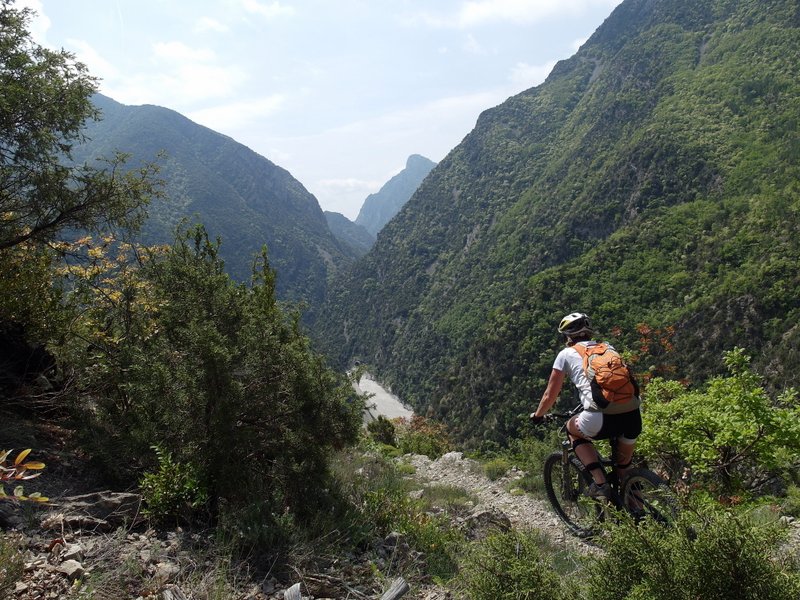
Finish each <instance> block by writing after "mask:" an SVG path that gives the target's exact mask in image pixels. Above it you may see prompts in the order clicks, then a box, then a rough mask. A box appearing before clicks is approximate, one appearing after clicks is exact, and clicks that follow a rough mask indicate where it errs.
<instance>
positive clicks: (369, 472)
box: [334, 453, 464, 579]
mask: <svg viewBox="0 0 800 600" xmlns="http://www.w3.org/2000/svg"><path fill="white" fill-rule="evenodd" d="M334 464H335V468H334V475H335V479H336V481H337V482H338V485H339V487H340V489H341V491H342V492H343V494H344V495H345V496H346V497H347V499H348V501H349V504H350V506H352V507H355V509H356V510H357V511H358V514H359V517H360V519H359V522H356V519H355V518H354V515H352V514H350V515H349V516H348V518H349V519H350V520H349V522H348V523H347V524H345V525H344V527H346V528H348V530H349V531H351V532H353V534H355V533H359V532H360V534H361V535H362V538H363V539H368V538H369V536H370V535H371V536H373V537H375V536H378V537H383V536H386V535H388V534H389V533H390V532H393V531H396V532H398V533H400V534H402V535H403V536H405V539H406V541H407V542H408V544H409V546H410V547H411V548H412V549H414V550H416V551H418V552H421V553H423V555H424V560H425V563H426V566H427V574H428V575H430V576H434V577H438V578H441V579H449V578H451V577H452V576H453V575H454V574H455V572H456V568H457V563H456V556H457V554H458V552H459V549H460V548H461V547H462V546H463V545H464V538H463V535H461V533H460V532H458V531H456V530H454V529H453V528H452V527H451V526H450V523H449V520H448V519H447V518H446V517H443V516H432V515H429V514H425V513H424V510H425V507H426V506H429V505H430V504H432V503H434V502H436V501H437V500H441V499H442V498H443V497H444V496H446V497H447V498H449V499H450V500H452V501H453V502H456V500H455V497H454V496H455V494H454V493H453V492H452V491H451V490H450V491H448V490H434V491H433V492H431V494H433V496H434V497H435V499H433V498H432V497H431V496H430V495H428V496H427V497H426V494H425V493H423V498H421V499H412V498H411V496H410V495H409V492H410V491H412V488H413V484H411V483H410V482H409V481H407V480H406V479H405V478H404V477H403V474H402V473H401V471H400V470H399V469H398V468H397V465H395V463H394V462H392V461H389V460H386V459H384V458H383V457H380V456H363V455H356V454H354V453H344V454H343V453H340V456H339V457H338V459H337V460H336V461H335V463H334ZM440 494H441V495H440ZM459 497H461V494H459ZM359 523H360V528H359V526H358V525H359Z"/></svg>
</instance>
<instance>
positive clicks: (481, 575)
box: [459, 532, 575, 600]
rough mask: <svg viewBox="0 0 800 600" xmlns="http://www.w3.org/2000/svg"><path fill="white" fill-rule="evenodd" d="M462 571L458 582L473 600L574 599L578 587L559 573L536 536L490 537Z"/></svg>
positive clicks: (464, 562)
mask: <svg viewBox="0 0 800 600" xmlns="http://www.w3.org/2000/svg"><path fill="white" fill-rule="evenodd" d="M460 568H461V572H460V575H459V579H460V580H461V582H462V585H463V587H464V589H465V590H466V592H467V593H468V595H469V597H470V598H473V599H474V600H495V599H508V600H511V599H518V598H530V599H534V598H536V599H537V600H562V599H564V600H566V599H567V598H574V597H575V591H574V587H575V586H570V582H569V579H567V578H563V577H562V576H561V574H559V572H558V571H557V570H556V568H555V566H554V563H553V561H552V554H551V551H550V549H549V548H548V547H547V543H546V542H545V540H544V539H543V538H542V537H541V535H540V534H537V533H535V532H528V533H524V532H509V533H501V534H494V535H491V536H489V537H488V538H486V539H485V540H483V541H481V542H479V543H478V544H476V545H475V546H474V547H472V548H470V550H469V551H468V553H467V554H466V556H465V557H464V559H463V560H462V562H461V564H460ZM571 588H572V591H570V590H571Z"/></svg>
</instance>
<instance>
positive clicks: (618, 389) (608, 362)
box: [572, 342, 639, 409]
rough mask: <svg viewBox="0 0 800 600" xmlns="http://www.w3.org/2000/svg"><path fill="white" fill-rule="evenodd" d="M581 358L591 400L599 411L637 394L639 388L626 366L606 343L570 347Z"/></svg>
mask: <svg viewBox="0 0 800 600" xmlns="http://www.w3.org/2000/svg"><path fill="white" fill-rule="evenodd" d="M572 347H573V348H575V350H577V352H578V354H580V355H581V357H583V372H584V374H585V375H586V378H587V379H588V380H589V383H591V385H592V399H593V400H594V402H595V404H597V407H598V408H600V409H603V408H606V407H607V406H608V405H609V404H616V403H621V402H628V401H629V400H632V399H633V397H634V396H638V395H639V386H638V384H637V383H636V380H635V379H634V378H633V374H632V373H631V370H630V368H629V367H628V365H626V364H625V361H623V360H622V357H621V356H620V355H619V353H618V352H617V351H616V350H614V349H613V348H612V347H611V346H610V345H609V344H608V343H607V342H590V343H589V344H586V345H584V344H581V343H578V344H575V345H574V346H572Z"/></svg>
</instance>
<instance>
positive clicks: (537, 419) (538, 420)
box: [530, 413, 544, 425]
mask: <svg viewBox="0 0 800 600" xmlns="http://www.w3.org/2000/svg"><path fill="white" fill-rule="evenodd" d="M530 419H531V423H533V424H534V425H541V424H542V423H544V417H537V416H536V413H531V416H530Z"/></svg>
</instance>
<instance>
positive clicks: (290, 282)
mask: <svg viewBox="0 0 800 600" xmlns="http://www.w3.org/2000/svg"><path fill="white" fill-rule="evenodd" d="M94 103H95V105H96V106H97V107H98V108H100V110H101V111H102V119H101V120H100V121H97V122H91V123H90V124H89V125H88V127H87V129H86V133H87V136H88V138H89V140H88V141H87V142H86V143H85V144H84V145H82V146H80V147H78V148H76V149H75V152H74V156H75V158H76V159H78V160H80V161H92V160H93V159H94V158H96V157H98V156H104V157H107V156H111V155H113V153H114V152H115V151H122V152H125V153H128V154H130V155H131V160H132V161H133V162H132V164H136V163H137V162H138V161H146V160H150V161H153V160H156V156H157V155H158V154H159V153H160V152H163V153H164V156H163V158H162V159H159V160H158V161H156V162H158V163H159V164H160V165H161V172H160V174H159V176H160V178H161V179H163V180H164V181H165V183H166V190H165V191H166V199H165V200H164V201H159V202H154V203H153V204H152V205H151V206H150V208H149V213H150V218H149V219H148V221H147V223H146V224H145V226H144V229H143V237H144V240H145V241H146V242H148V243H169V242H171V241H172V239H173V230H174V228H175V226H176V225H178V223H179V222H180V221H181V220H182V219H188V220H189V223H194V222H197V221H200V222H202V223H203V224H204V225H205V227H206V229H207V230H208V232H209V234H210V235H211V236H212V238H214V237H217V236H219V237H220V238H221V239H222V246H221V252H220V254H221V255H222V257H223V258H224V260H225V267H226V270H227V271H228V272H229V273H230V274H231V275H232V276H233V277H234V278H236V279H238V280H240V281H248V280H249V278H250V275H251V265H252V261H253V256H254V254H257V253H259V252H260V250H261V247H262V246H263V245H264V244H266V245H267V248H268V252H269V258H270V263H271V264H272V266H273V267H274V268H275V269H277V272H278V293H279V295H280V297H282V298H284V299H292V300H300V299H303V300H307V301H309V302H310V303H311V304H312V305H314V304H317V303H319V302H320V301H321V300H322V297H323V295H324V292H325V287H326V280H327V276H328V274H329V271H330V270H331V269H335V268H336V267H337V266H338V265H341V264H343V263H346V262H348V261H350V260H352V253H351V252H349V251H348V250H346V249H344V248H343V247H342V246H341V245H340V244H339V242H337V241H336V240H335V238H334V237H333V235H332V234H331V232H330V230H329V229H328V225H327V222H326V220H325V216H324V214H323V212H322V209H321V208H320V207H319V204H318V203H317V200H316V198H315V197H314V196H313V195H312V194H311V193H310V192H308V191H307V190H306V189H305V188H304V187H303V185H302V184H301V183H300V182H299V181H297V180H296V179H295V178H294V177H292V175H291V174H290V173H289V172H288V171H286V170H285V169H282V168H281V167H278V166H277V165H275V164H273V163H272V162H270V161H269V160H267V159H266V158H264V157H262V156H260V155H258V154H256V153H255V152H253V151H252V150H250V149H249V148H247V147H246V146H244V145H242V144H240V143H238V142H236V141H234V140H232V139H231V138H229V137H227V136H224V135H222V134H219V133H217V132H215V131H212V130H210V129H208V128H206V127H203V126H201V125H198V124H196V123H194V122H192V121H190V120H189V119H187V118H186V117H184V116H182V115H180V114H178V113H176V112H174V111H172V110H169V109H166V108H162V107H158V106H125V105H122V104H119V103H118V102H115V101H113V100H111V99H110V98H107V97H104V96H102V95H96V96H95V97H94Z"/></svg>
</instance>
